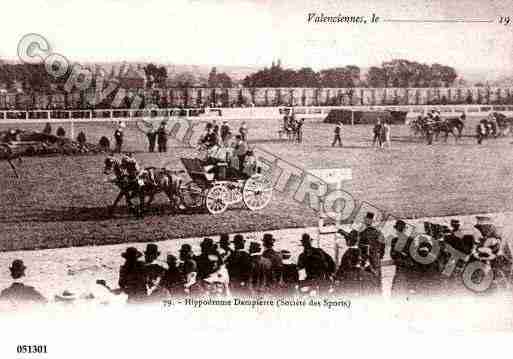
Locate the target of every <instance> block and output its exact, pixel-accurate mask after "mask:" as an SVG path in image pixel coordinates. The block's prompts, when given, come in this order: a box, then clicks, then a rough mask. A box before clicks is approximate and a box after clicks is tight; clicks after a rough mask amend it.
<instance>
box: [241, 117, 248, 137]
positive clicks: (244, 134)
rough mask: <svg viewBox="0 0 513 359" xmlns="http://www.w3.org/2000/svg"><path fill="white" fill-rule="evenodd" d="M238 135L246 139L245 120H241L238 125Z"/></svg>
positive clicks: (246, 127)
mask: <svg viewBox="0 0 513 359" xmlns="http://www.w3.org/2000/svg"><path fill="white" fill-rule="evenodd" d="M239 135H240V137H241V138H242V140H243V141H247V140H248V126H247V125H246V121H243V122H242V124H241V125H240V127H239Z"/></svg>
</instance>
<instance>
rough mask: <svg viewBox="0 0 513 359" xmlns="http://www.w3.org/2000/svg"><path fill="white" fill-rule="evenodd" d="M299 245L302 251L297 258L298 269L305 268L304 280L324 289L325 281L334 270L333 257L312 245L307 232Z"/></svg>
mask: <svg viewBox="0 0 513 359" xmlns="http://www.w3.org/2000/svg"><path fill="white" fill-rule="evenodd" d="M301 245H302V246H303V252H302V253H301V254H300V255H299V258H298V260H297V268H298V270H303V269H304V270H305V272H306V278H305V281H306V282H307V283H309V284H311V286H313V287H316V288H319V290H320V291H322V290H324V289H326V283H327V282H328V280H329V279H330V276H331V275H332V274H334V272H335V263H334V262H333V259H332V258H331V257H330V256H329V255H328V254H327V253H326V252H324V251H323V250H322V249H321V248H315V247H313V246H312V239H311V238H310V235H308V234H307V233H304V234H303V236H302V237H301Z"/></svg>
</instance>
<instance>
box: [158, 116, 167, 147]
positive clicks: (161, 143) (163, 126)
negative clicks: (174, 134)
mask: <svg viewBox="0 0 513 359" xmlns="http://www.w3.org/2000/svg"><path fill="white" fill-rule="evenodd" d="M157 136H158V137H157V144H158V149H159V152H167V123H166V121H162V122H161V123H160V126H159V129H158V130H157Z"/></svg>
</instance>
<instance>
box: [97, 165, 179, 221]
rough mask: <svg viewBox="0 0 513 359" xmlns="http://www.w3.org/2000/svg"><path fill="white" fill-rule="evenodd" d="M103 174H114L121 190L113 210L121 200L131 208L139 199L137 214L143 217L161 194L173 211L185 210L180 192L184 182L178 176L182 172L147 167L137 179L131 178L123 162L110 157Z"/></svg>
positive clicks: (112, 207) (114, 181) (115, 182)
mask: <svg viewBox="0 0 513 359" xmlns="http://www.w3.org/2000/svg"><path fill="white" fill-rule="evenodd" d="M103 172H104V174H106V175H109V174H114V176H115V178H114V180H113V183H114V184H116V185H117V186H118V187H119V189H120V193H119V194H118V196H117V197H116V199H115V201H114V203H113V205H112V206H111V210H113V209H114V208H115V207H116V205H117V203H118V202H119V200H121V198H123V197H125V198H126V200H127V204H128V205H129V207H130V206H131V199H132V198H134V197H137V198H139V209H138V213H137V214H138V216H142V215H143V213H144V209H145V207H148V206H150V205H151V203H152V202H153V199H154V198H155V195H156V194H158V193H161V192H163V193H164V194H165V195H166V196H167V197H168V199H169V202H170V204H171V208H172V210H173V211H175V210H176V209H182V208H183V206H182V204H183V198H182V196H181V191H180V188H181V186H182V183H183V180H182V178H181V177H180V176H179V175H178V173H180V172H181V171H178V172H173V171H170V170H169V169H166V168H156V167H146V168H144V169H143V170H142V171H141V172H140V173H139V176H138V177H137V178H130V177H129V176H128V174H127V172H126V169H125V168H124V167H123V164H122V162H121V161H120V160H118V159H117V158H115V157H113V156H109V157H107V158H106V159H105V167H104V170H103ZM146 197H149V199H148V201H147V202H146V203H145V198H146Z"/></svg>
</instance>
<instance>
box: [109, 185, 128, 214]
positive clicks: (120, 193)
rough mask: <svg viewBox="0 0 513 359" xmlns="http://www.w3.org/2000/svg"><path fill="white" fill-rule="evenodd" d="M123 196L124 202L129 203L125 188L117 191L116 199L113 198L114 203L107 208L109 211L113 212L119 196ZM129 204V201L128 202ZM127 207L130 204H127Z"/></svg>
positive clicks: (119, 198)
mask: <svg viewBox="0 0 513 359" xmlns="http://www.w3.org/2000/svg"><path fill="white" fill-rule="evenodd" d="M123 196H125V197H126V203H127V205H129V203H130V199H129V197H128V191H125V190H121V191H120V192H119V194H118V195H117V197H116V199H115V200H114V203H113V204H112V205H111V206H110V209H109V213H111V214H112V212H114V209H115V208H116V206H117V205H118V203H119V201H120V200H121V198H122V197H123ZM130 204H131V203H130ZM128 208H130V205H129V206H128Z"/></svg>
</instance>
